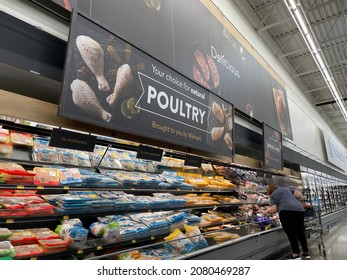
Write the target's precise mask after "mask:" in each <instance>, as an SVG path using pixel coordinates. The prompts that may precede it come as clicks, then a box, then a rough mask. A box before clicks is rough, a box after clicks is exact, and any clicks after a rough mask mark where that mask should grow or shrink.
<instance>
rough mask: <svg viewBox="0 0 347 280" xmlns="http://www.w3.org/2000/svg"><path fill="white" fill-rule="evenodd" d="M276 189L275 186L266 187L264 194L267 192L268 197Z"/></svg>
mask: <svg viewBox="0 0 347 280" xmlns="http://www.w3.org/2000/svg"><path fill="white" fill-rule="evenodd" d="M276 189H277V187H276V186H274V185H268V186H267V187H266V192H267V194H268V195H271V194H272V193H273V192H274V191H275V190H276Z"/></svg>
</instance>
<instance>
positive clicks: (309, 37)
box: [306, 34, 318, 54]
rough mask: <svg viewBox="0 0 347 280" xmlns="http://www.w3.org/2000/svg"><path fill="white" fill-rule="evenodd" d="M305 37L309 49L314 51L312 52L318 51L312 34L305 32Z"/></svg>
mask: <svg viewBox="0 0 347 280" xmlns="http://www.w3.org/2000/svg"><path fill="white" fill-rule="evenodd" d="M306 39H307V42H308V45H309V47H310V49H311V52H312V53H314V54H315V53H318V50H317V47H316V44H315V42H314V41H313V38H312V35H311V34H307V35H306Z"/></svg>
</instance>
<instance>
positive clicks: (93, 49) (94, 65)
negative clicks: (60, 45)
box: [76, 35, 110, 91]
mask: <svg viewBox="0 0 347 280" xmlns="http://www.w3.org/2000/svg"><path fill="white" fill-rule="evenodd" d="M76 45H77V48H78V50H79V52H80V54H81V56H82V58H83V60H84V62H85V63H86V64H87V66H88V67H89V69H90V70H91V71H92V72H93V74H94V75H95V78H96V80H97V81H98V88H99V90H101V91H109V90H110V86H109V85H108V82H107V80H106V78H105V76H104V60H105V58H104V56H105V53H104V50H103V49H102V48H101V46H100V44H99V43H98V42H97V41H95V40H93V39H92V38H90V37H88V36H84V35H80V36H78V37H77V39H76Z"/></svg>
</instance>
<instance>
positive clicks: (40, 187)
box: [37, 186, 45, 190]
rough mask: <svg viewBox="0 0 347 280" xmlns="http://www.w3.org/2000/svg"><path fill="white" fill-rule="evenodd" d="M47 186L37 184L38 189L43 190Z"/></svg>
mask: <svg viewBox="0 0 347 280" xmlns="http://www.w3.org/2000/svg"><path fill="white" fill-rule="evenodd" d="M44 188H45V187H44V186H37V189H38V190H43V189H44Z"/></svg>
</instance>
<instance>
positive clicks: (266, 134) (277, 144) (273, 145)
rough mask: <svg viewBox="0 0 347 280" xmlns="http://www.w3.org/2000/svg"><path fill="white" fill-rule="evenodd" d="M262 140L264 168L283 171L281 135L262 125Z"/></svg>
mask: <svg viewBox="0 0 347 280" xmlns="http://www.w3.org/2000/svg"><path fill="white" fill-rule="evenodd" d="M263 140H264V142H263V143H264V166H266V167H270V168H274V169H283V154H282V134H281V133H280V132H279V131H277V130H275V129H273V128H271V127H270V126H268V125H266V124H265V123H263ZM265 175H267V174H265Z"/></svg>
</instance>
